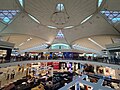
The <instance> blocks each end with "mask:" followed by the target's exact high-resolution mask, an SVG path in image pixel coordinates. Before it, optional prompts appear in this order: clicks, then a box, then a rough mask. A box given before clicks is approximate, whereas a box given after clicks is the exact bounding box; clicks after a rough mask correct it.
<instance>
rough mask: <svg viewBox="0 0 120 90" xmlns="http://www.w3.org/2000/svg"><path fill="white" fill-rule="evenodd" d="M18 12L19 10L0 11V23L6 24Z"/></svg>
mask: <svg viewBox="0 0 120 90" xmlns="http://www.w3.org/2000/svg"><path fill="white" fill-rule="evenodd" d="M18 12H19V10H0V21H2V22H3V23H5V24H8V23H9V22H10V21H11V20H12V19H13V18H14V16H16V14H17V13H18Z"/></svg>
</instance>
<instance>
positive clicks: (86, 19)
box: [81, 15, 92, 24]
mask: <svg viewBox="0 0 120 90" xmlns="http://www.w3.org/2000/svg"><path fill="white" fill-rule="evenodd" d="M91 17H92V15H90V16H88V17H87V18H85V19H84V20H83V21H82V22H81V24H83V23H85V22H86V21H88V20H89V19H90V18H91Z"/></svg>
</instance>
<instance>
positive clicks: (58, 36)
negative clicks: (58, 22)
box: [56, 30, 64, 39]
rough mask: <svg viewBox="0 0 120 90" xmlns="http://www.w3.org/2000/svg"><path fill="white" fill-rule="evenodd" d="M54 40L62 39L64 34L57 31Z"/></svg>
mask: <svg viewBox="0 0 120 90" xmlns="http://www.w3.org/2000/svg"><path fill="white" fill-rule="evenodd" d="M56 38H58V39H60V38H64V34H63V33H62V31H61V30H59V31H58V33H57V36H56Z"/></svg>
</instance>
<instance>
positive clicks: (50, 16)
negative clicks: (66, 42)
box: [25, 0, 97, 28]
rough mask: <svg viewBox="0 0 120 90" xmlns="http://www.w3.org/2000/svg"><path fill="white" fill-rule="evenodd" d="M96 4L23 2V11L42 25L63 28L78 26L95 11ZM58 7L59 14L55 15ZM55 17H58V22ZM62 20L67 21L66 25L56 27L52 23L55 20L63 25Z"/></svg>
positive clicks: (90, 0) (92, 1)
mask: <svg viewBox="0 0 120 90" xmlns="http://www.w3.org/2000/svg"><path fill="white" fill-rule="evenodd" d="M96 4H97V0H25V10H26V12H28V13H29V14H31V15H33V16H34V17H36V18H37V19H38V20H39V21H40V22H41V23H42V24H43V25H46V26H49V25H51V26H56V27H58V28H63V27H65V26H71V25H73V26H76V25H78V24H79V23H80V22H81V21H82V20H83V19H84V18H85V17H87V16H89V15H91V14H92V13H94V12H95V11H96ZM60 5H62V6H63V7H62V8H61V9H62V10H61V13H57V12H58V9H59V7H60ZM56 13H57V15H56ZM63 14H64V15H63ZM61 15H62V16H66V17H62V16H61ZM57 17H58V18H59V17H60V18H59V20H57V19H58V18H57ZM63 18H66V19H68V20H67V21H65V22H67V23H65V24H62V25H57V24H55V23H54V21H53V22H52V20H56V22H57V21H58V23H59V21H61V22H63V23H64V21H63Z"/></svg>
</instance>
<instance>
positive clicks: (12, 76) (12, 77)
mask: <svg viewBox="0 0 120 90" xmlns="http://www.w3.org/2000/svg"><path fill="white" fill-rule="evenodd" d="M14 77H15V70H12V72H11V79H14Z"/></svg>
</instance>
